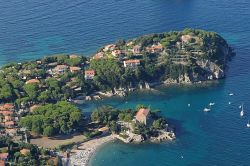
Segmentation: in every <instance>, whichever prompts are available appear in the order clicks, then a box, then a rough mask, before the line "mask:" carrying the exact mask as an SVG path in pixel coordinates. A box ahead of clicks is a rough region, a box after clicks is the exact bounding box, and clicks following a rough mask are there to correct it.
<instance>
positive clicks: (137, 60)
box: [125, 59, 140, 63]
mask: <svg viewBox="0 0 250 166" xmlns="http://www.w3.org/2000/svg"><path fill="white" fill-rule="evenodd" d="M125 63H140V60H139V59H129V60H126V61H125Z"/></svg>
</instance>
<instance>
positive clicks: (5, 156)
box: [0, 153, 9, 161]
mask: <svg viewBox="0 0 250 166" xmlns="http://www.w3.org/2000/svg"><path fill="white" fill-rule="evenodd" d="M8 157H9V153H0V160H3V161H7V160H8Z"/></svg>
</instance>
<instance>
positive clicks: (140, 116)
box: [135, 108, 151, 125]
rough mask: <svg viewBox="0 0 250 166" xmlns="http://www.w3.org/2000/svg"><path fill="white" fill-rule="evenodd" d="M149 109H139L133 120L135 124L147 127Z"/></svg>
mask: <svg viewBox="0 0 250 166" xmlns="http://www.w3.org/2000/svg"><path fill="white" fill-rule="evenodd" d="M150 119H151V118H150V109H147V108H140V109H139V110H138V111H137V113H136V115H135V120H136V122H139V123H142V124H145V125H147V123H148V121H150Z"/></svg>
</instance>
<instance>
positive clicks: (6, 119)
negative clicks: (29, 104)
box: [4, 115, 13, 122]
mask: <svg viewBox="0 0 250 166" xmlns="http://www.w3.org/2000/svg"><path fill="white" fill-rule="evenodd" d="M12 120H13V117H12V116H8V115H7V116H4V122H8V121H12Z"/></svg>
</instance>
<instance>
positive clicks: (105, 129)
mask: <svg viewBox="0 0 250 166" xmlns="http://www.w3.org/2000/svg"><path fill="white" fill-rule="evenodd" d="M98 131H100V132H102V135H107V134H109V128H108V127H107V126H105V127H102V128H99V129H98Z"/></svg>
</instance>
